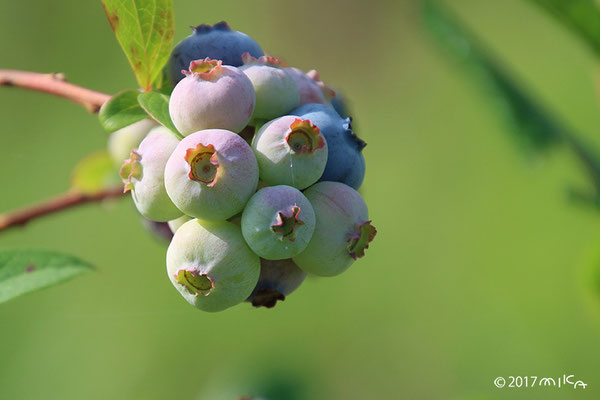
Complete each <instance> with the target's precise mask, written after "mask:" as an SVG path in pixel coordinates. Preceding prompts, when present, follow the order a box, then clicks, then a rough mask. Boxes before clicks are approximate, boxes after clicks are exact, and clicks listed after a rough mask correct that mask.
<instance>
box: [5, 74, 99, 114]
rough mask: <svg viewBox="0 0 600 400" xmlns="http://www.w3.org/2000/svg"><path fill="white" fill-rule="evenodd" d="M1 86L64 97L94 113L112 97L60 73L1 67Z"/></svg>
mask: <svg viewBox="0 0 600 400" xmlns="http://www.w3.org/2000/svg"><path fill="white" fill-rule="evenodd" d="M0 86H15V87H20V88H23V89H30V90H36V91H39V92H44V93H49V94H53V95H55V96H59V97H63V98H65V99H69V100H71V101H73V102H75V103H77V104H79V105H80V106H83V107H85V109H86V110H88V111H89V112H91V113H93V114H96V113H97V112H98V111H99V110H100V107H102V105H103V104H104V103H105V102H106V101H107V100H108V99H110V96H109V95H108V94H105V93H100V92H96V91H94V90H91V89H87V88H84V87H81V86H77V85H74V84H72V83H69V82H67V81H66V78H65V76H64V75H63V74H58V73H52V74H42V73H38V72H28V71H18V70H10V69H0Z"/></svg>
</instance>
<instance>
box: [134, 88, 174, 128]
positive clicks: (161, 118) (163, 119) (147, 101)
mask: <svg viewBox="0 0 600 400" xmlns="http://www.w3.org/2000/svg"><path fill="white" fill-rule="evenodd" d="M138 102H139V104H140V105H141V106H142V108H143V109H144V110H146V112H147V113H148V115H150V116H151V117H152V118H153V119H154V120H155V121H156V122H158V123H160V124H162V125H163V126H165V127H167V128H169V129H170V130H171V131H172V132H173V133H174V134H175V135H176V136H177V137H178V138H179V139H183V135H181V134H180V133H179V131H178V130H177V128H175V125H173V121H171V115H170V114H169V96H167V95H165V94H163V93H159V92H155V91H151V92H145V93H141V94H139V95H138Z"/></svg>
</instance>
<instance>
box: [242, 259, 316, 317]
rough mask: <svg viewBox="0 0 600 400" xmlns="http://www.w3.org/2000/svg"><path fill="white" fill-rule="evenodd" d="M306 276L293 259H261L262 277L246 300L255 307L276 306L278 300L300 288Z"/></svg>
mask: <svg viewBox="0 0 600 400" xmlns="http://www.w3.org/2000/svg"><path fill="white" fill-rule="evenodd" d="M304 278H306V272H304V271H302V270H301V269H300V268H298V266H297V265H296V264H295V263H294V261H292V260H291V259H289V258H288V259H286V260H265V259H264V258H261V259H260V277H259V278H258V283H257V284H256V287H255V288H254V290H253V291H252V294H251V295H250V297H248V299H246V301H248V302H250V303H252V305H253V306H254V307H266V308H272V307H275V304H277V301H283V300H285V298H286V297H287V296H289V295H290V293H292V292H293V291H294V290H296V289H298V287H300V285H301V284H302V282H304Z"/></svg>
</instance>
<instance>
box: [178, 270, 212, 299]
mask: <svg viewBox="0 0 600 400" xmlns="http://www.w3.org/2000/svg"><path fill="white" fill-rule="evenodd" d="M174 276H175V282H177V283H179V284H180V285H182V286H183V287H185V289H186V290H187V291H188V292H189V293H190V294H193V295H194V296H198V295H199V294H201V295H202V296H208V295H209V294H210V292H211V291H212V290H213V289H214V287H215V283H214V282H213V280H212V279H211V278H210V277H209V276H208V275H207V274H199V273H198V272H196V270H194V269H193V268H189V269H180V270H179V271H177V273H176V274H175V275H174Z"/></svg>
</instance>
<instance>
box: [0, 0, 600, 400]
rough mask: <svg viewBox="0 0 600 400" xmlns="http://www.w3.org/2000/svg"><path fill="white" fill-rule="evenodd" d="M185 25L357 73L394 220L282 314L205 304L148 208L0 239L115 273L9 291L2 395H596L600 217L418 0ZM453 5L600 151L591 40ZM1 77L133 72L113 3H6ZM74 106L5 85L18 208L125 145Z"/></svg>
mask: <svg viewBox="0 0 600 400" xmlns="http://www.w3.org/2000/svg"><path fill="white" fill-rule="evenodd" d="M175 3H176V4H175V7H176V10H175V11H176V13H175V16H176V17H175V18H176V39H177V40H180V39H182V38H183V37H185V36H186V35H188V34H189V32H190V31H189V29H188V26H190V25H197V24H200V23H215V22H218V21H220V20H226V21H228V22H229V23H230V24H231V26H232V27H233V28H235V29H238V30H242V31H244V32H247V33H249V34H251V35H252V36H253V37H254V38H255V39H257V40H258V42H259V43H260V44H261V45H262V47H263V48H264V49H265V50H266V51H267V52H269V53H271V54H273V55H276V56H279V57H281V58H283V59H285V60H286V61H287V62H288V63H289V64H291V65H294V66H298V67H300V68H302V69H304V70H308V69H311V68H315V67H316V68H317V69H318V70H319V71H320V73H321V75H322V78H323V79H324V80H325V81H326V82H328V83H330V84H331V85H333V86H335V87H338V88H342V89H343V92H344V93H345V94H346V96H347V97H348V98H349V99H350V100H351V107H352V110H353V115H354V118H355V127H356V130H357V132H358V134H359V135H360V136H361V137H362V138H363V139H365V140H366V141H367V142H368V146H367V148H366V149H365V156H366V159H367V177H366V180H365V184H364V185H363V188H362V193H363V195H364V197H365V198H366V200H367V203H368V205H369V209H370V214H371V216H372V219H373V220H374V224H375V225H376V226H377V228H378V230H379V234H378V236H377V238H376V240H375V242H374V243H373V244H372V246H371V248H370V249H369V250H368V253H367V257H366V258H364V259H363V260H361V261H360V262H358V263H356V264H355V265H354V266H353V267H352V268H351V269H350V270H348V271H347V272H346V273H345V274H343V275H341V276H339V277H336V278H323V279H308V280H307V281H306V282H305V283H304V285H303V286H302V287H301V288H300V289H299V290H298V291H297V292H296V293H294V294H293V295H291V296H290V297H289V298H288V299H287V300H286V301H285V302H283V303H280V304H279V305H277V307H275V308H274V309H272V310H266V309H253V308H252V307H250V306H249V305H247V304H244V305H241V306H238V307H235V308H232V309H230V310H228V311H226V312H222V313H218V314H208V313H202V312H199V311H198V310H196V309H194V308H193V307H191V306H189V305H188V304H187V303H186V302H185V301H184V300H183V299H182V298H181V297H180V295H179V294H178V293H177V292H176V291H175V290H174V288H173V287H172V286H171V284H170V282H169V281H168V279H167V277H166V274H165V266H164V258H165V251H166V244H165V243H161V242H159V241H157V240H156V239H154V238H153V237H152V236H151V235H149V234H148V233H147V232H146V231H145V230H144V228H143V227H142V226H141V224H140V221H139V218H138V215H137V213H136V212H135V209H134V207H133V205H132V203H131V201H128V200H122V201H116V202H110V203H106V204H102V205H100V206H98V205H96V206H87V207H83V208H79V209H76V210H72V211H70V212H65V213H62V214H57V215H54V216H51V217H48V218H45V219H42V220H38V221H35V222H33V223H31V224H30V225H29V226H27V227H26V228H23V229H13V230H11V231H7V232H2V233H0V247H10V248H12V247H42V248H49V249H57V250H61V251H65V252H68V253H72V254H75V255H78V256H80V257H81V258H83V259H85V260H88V261H90V262H91V263H93V264H95V265H96V266H97V267H98V269H97V271H96V272H93V273H88V274H86V275H84V276H82V277H79V278H76V279H75V280H73V281H70V282H68V283H66V284H63V285H59V286H56V287H53V288H50V289H46V290H43V291H40V292H36V293H34V294H31V295H27V296H24V297H21V298H18V299H15V300H13V301H10V302H8V303H5V304H0V398H3V399H33V398H41V399H81V398H86V399H167V398H169V399H200V400H203V399H211V400H214V399H235V398H237V396H239V395H242V394H250V395H263V396H264V397H266V398H270V399H274V400H279V399H291V400H301V399H328V400H331V399H396V398H397V399H461V400H467V399H502V398H515V399H525V398H527V399H529V398H545V399H563V398H565V399H566V398H569V399H571V398H577V399H596V398H599V396H600V395H599V393H600V389H599V388H598V386H599V385H600V379H599V378H598V376H599V375H598V371H599V370H600V348H599V345H598V337H599V333H600V330H599V327H600V325H599V318H600V302H599V301H598V298H597V293H596V292H595V291H594V281H593V273H592V269H593V267H594V266H596V265H598V264H599V263H598V260H600V231H599V224H598V222H599V219H598V212H597V211H596V210H594V209H592V208H586V207H581V206H579V205H576V204H573V203H572V202H570V201H569V198H568V196H567V195H566V189H567V188H568V187H569V186H575V187H583V188H586V185H587V181H586V179H584V175H583V174H582V172H581V169H580V166H579V164H578V161H577V160H576V159H575V158H573V156H572V155H571V153H569V152H568V151H566V150H561V149H560V148H558V149H556V150H554V151H552V152H550V153H547V154H546V155H544V156H542V157H537V158H534V159H531V158H527V157H525V156H524V155H523V153H522V152H520V151H518V149H517V147H516V146H515V142H514V140H512V139H511V137H510V135H509V134H507V131H506V127H505V126H503V125H502V124H500V123H499V121H498V119H497V118H496V115H495V113H494V112H493V110H492V109H491V108H490V106H489V104H488V102H487V101H486V99H485V97H483V96H482V94H481V92H480V91H479V90H478V89H477V87H476V86H474V85H473V84H472V82H471V80H470V79H469V76H468V75H466V74H464V73H463V72H462V71H461V70H460V67H458V66H457V64H454V63H452V62H451V61H449V60H448V59H447V58H446V57H445V56H444V55H443V53H441V52H440V51H439V48H438V47H436V45H435V44H434V42H433V41H432V40H431V37H430V36H429V35H428V34H427V33H426V31H425V30H424V28H423V25H422V23H421V21H420V7H419V3H418V2H416V1H392V0H389V1H376V2H373V1H345V0H334V1H327V2H324V1H316V0H307V1H303V2H297V1H295V2H291V1H278V0H272V1H266V0H263V1H252V2H239V1H234V0H223V1H218V2H217V1H212V2H211V1H184V0H177V1H176V2H175ZM445 4H447V6H448V7H449V8H450V9H452V10H453V11H454V12H455V13H456V14H457V15H458V16H460V17H461V19H462V20H463V21H465V23H466V25H467V26H469V27H470V28H471V30H472V31H474V32H477V34H478V35H480V37H481V38H482V40H483V41H484V43H486V45H487V46H489V47H490V48H491V49H493V51H494V52H495V54H496V55H497V56H498V57H500V58H501V59H502V60H503V61H504V64H505V65H506V66H507V67H508V68H509V69H510V70H511V71H512V72H513V73H514V75H515V76H516V77H517V78H518V80H519V81H520V82H522V83H524V85H525V86H526V87H527V88H529V89H530V90H531V92H532V93H534V94H535V95H536V96H537V97H538V98H539V99H541V101H542V102H543V104H545V105H546V106H548V107H549V108H550V109H551V110H553V112H554V113H555V115H556V116H557V117H559V118H561V119H562V120H564V121H567V122H568V123H569V124H570V125H571V126H573V127H574V128H576V129H577V130H578V131H579V132H580V133H581V135H582V137H584V138H585V139H586V140H587V141H588V142H589V143H590V144H593V145H594V146H600V137H598V136H597V133H598V126H600V113H599V112H598V110H599V109H598V101H597V99H598V98H597V93H596V89H597V88H596V80H595V78H596V75H597V72H598V70H599V67H598V65H597V60H596V59H595V58H594V55H593V54H592V53H591V52H590V51H589V50H588V48H586V47H585V46H584V45H583V44H582V43H581V42H579V41H578V40H577V38H576V37H575V36H573V35H572V34H571V33H570V32H569V31H567V30H565V29H564V27H563V26H561V25H559V24H557V23H556V22H555V20H554V19H552V18H551V17H549V16H548V15H547V14H546V13H544V12H543V11H542V10H541V9H539V8H537V7H535V6H533V5H531V4H530V3H529V2H525V1H523V0H506V1H502V2H493V1H485V2H482V1H477V0H460V1H459V0H456V1H452V2H450V1H446V2H445ZM0 68H15V69H25V70H33V71H40V72H64V73H65V74H66V75H67V77H68V78H69V80H70V81H72V82H74V83H78V84H81V85H83V86H87V87H91V88H94V89H97V90H100V91H103V92H106V93H115V92H117V91H119V90H121V89H123V88H129V87H135V79H134V77H133V74H132V73H131V71H130V69H129V66H128V64H127V61H126V59H125V57H124V55H123V53H122V51H121V50H120V48H119V46H118V44H117V42H116V40H115V39H114V37H113V34H112V32H111V30H110V27H109V25H108V23H107V21H106V19H105V15H104V11H103V9H102V6H101V4H100V2H99V1H87V2H82V1H78V0H61V1H58V2H56V1H54V2H49V1H46V0H32V1H28V2H10V1H4V2H3V3H2V12H1V13H0ZM106 138H107V135H106V134H105V133H104V132H103V130H102V128H101V127H100V125H99V123H98V122H97V120H96V117H95V116H93V115H89V114H87V113H86V112H85V111H84V110H83V109H80V108H78V106H76V105H73V104H71V103H69V102H66V101H64V100H58V99H55V98H52V97H49V96H46V95H43V94H38V93H31V92H25V91H21V90H17V89H10V88H2V89H0V176H1V181H2V189H0V210H2V211H4V210H9V209H13V208H16V207H19V206H21V205H24V204H29V203H33V202H36V201H39V200H41V199H43V198H46V197H49V196H52V195H55V194H58V193H60V192H62V191H64V190H66V189H68V185H69V175H70V172H71V170H72V168H73V166H74V165H75V164H76V162H77V161H78V160H79V159H81V158H82V157H83V156H84V155H86V154H88V153H90V152H92V151H94V150H97V149H101V148H103V147H104V146H105V144H106ZM562 374H575V375H576V376H577V378H578V379H582V380H583V381H585V382H586V383H588V384H589V385H588V388H587V389H585V390H580V389H579V390H578V391H577V392H573V389H570V388H562V389H555V388H552V389H551V388H546V389H539V388H538V389H508V388H504V389H497V388H495V387H494V386H493V379H494V378H496V377H497V376H504V377H508V376H509V375H522V376H525V375H527V376H531V375H535V376H538V377H543V376H553V377H558V376H561V375H562Z"/></svg>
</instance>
